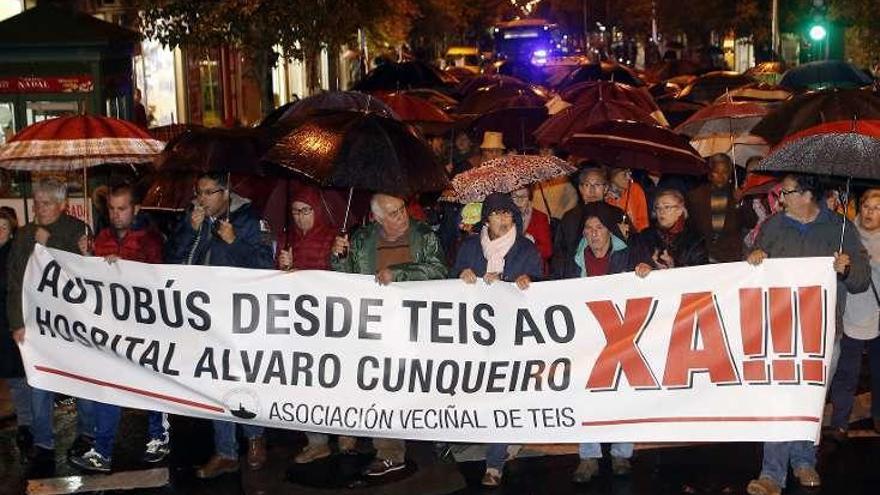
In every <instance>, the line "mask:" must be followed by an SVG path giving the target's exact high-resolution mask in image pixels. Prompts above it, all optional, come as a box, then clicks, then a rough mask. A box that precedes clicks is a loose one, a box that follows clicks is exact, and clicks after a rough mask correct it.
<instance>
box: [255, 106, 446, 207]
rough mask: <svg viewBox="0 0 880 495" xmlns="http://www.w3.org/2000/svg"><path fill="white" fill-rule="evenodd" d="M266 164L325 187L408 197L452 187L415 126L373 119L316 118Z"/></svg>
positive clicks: (359, 115) (353, 115) (351, 115)
mask: <svg viewBox="0 0 880 495" xmlns="http://www.w3.org/2000/svg"><path fill="white" fill-rule="evenodd" d="M265 158H266V160H267V161H270V162H272V163H275V164H278V165H280V166H282V167H284V168H286V169H288V170H292V171H294V172H297V173H299V174H302V175H304V176H306V177H309V178H310V179H313V180H315V181H316V182H318V183H319V184H321V185H322V186H332V187H348V188H356V189H368V190H372V191H381V192H387V193H390V194H398V195H401V196H408V195H410V194H414V193H417V192H422V191H439V190H442V189H443V188H444V187H446V184H447V182H448V181H447V178H446V173H445V171H444V169H443V166H442V164H438V163H436V162H435V160H434V156H433V154H432V152H431V149H430V147H428V145H427V143H425V141H424V140H423V139H422V138H421V137H420V136H419V135H418V134H417V133H416V131H415V130H413V128H412V127H411V126H409V125H407V124H404V123H403V122H400V121H397V120H394V119H389V118H386V117H382V116H379V115H376V114H371V113H363V112H351V111H346V112H329V113H321V114H316V115H313V116H311V117H310V118H309V119H307V120H306V121H305V122H304V123H302V124H301V125H299V126H297V127H295V128H293V129H292V130H290V131H289V132H288V133H287V134H285V135H284V136H283V137H282V138H281V139H279V140H278V142H277V143H276V144H275V145H274V146H273V147H272V148H271V149H270V150H269V152H268V153H267V154H266V156H265Z"/></svg>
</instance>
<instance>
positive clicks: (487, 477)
mask: <svg viewBox="0 0 880 495" xmlns="http://www.w3.org/2000/svg"><path fill="white" fill-rule="evenodd" d="M480 484H482V485H483V486H488V487H493V488H494V487H496V486H501V470H499V469H497V468H488V469H486V474H484V475H483V480H482V481H480Z"/></svg>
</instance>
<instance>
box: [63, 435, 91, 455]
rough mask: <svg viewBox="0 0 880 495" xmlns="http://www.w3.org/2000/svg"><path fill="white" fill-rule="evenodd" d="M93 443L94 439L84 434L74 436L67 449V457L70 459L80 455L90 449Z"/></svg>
mask: <svg viewBox="0 0 880 495" xmlns="http://www.w3.org/2000/svg"><path fill="white" fill-rule="evenodd" d="M94 445H95V439H94V438H92V437H88V436H86V435H79V436H78V437H76V440H74V441H73V445H71V446H70V448H69V449H67V458H68V459H71V458H73V457H82V456H83V454H85V453H86V452H88V451H90V450H92V447H93V446H94Z"/></svg>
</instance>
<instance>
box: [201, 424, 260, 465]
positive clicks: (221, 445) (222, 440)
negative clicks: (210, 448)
mask: <svg viewBox="0 0 880 495" xmlns="http://www.w3.org/2000/svg"><path fill="white" fill-rule="evenodd" d="M213 423H214V450H216V451H217V455H219V456H220V457H225V458H227V459H238V439H237V438H236V437H235V427H236V425H237V424H238V423H230V422H229V421H217V420H214V421H213ZM241 429H242V431H243V432H244V435H245V436H246V437H247V438H248V440H250V439H253V438H257V437H261V436H263V427H262V426H254V425H241Z"/></svg>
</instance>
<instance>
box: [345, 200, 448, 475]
mask: <svg viewBox="0 0 880 495" xmlns="http://www.w3.org/2000/svg"><path fill="white" fill-rule="evenodd" d="M370 210H371V211H372V213H373V217H374V218H375V220H376V221H375V222H374V223H371V224H369V225H365V226H363V227H361V228H360V229H359V230H357V231H356V232H355V233H354V235H353V236H352V238H351V241H349V240H348V239H347V238H346V237H337V238H336V241H335V242H334V244H333V248H332V250H331V252H332V256H331V265H332V267H333V269H334V270H335V271H338V272H347V273H361V274H365V275H375V276H376V282H378V283H379V284H381V285H388V284H390V283H391V282H403V281H412V280H434V279H442V278H446V265H445V263H444V262H443V252H442V249H440V242H439V241H438V240H437V237H436V236H435V235H434V232H433V231H432V230H431V228H430V227H428V226H427V225H426V224H424V223H422V222H418V221H416V220H411V219H410V218H409V214H408V213H407V211H406V203H405V202H404V201H403V200H402V199H400V198H398V197H395V196H389V195H387V194H374V195H373V198H372V199H371V200H370ZM346 251H347V254H346ZM373 447H375V449H376V457H375V459H374V460H373V462H371V463H370V465H369V466H367V468H366V470H365V471H364V474H365V475H367V476H383V475H385V474H388V473H390V472H393V471H398V470H400V469H403V468H404V467H406V460H405V457H406V443H405V442H404V441H403V440H400V439H385V438H374V439H373Z"/></svg>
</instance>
